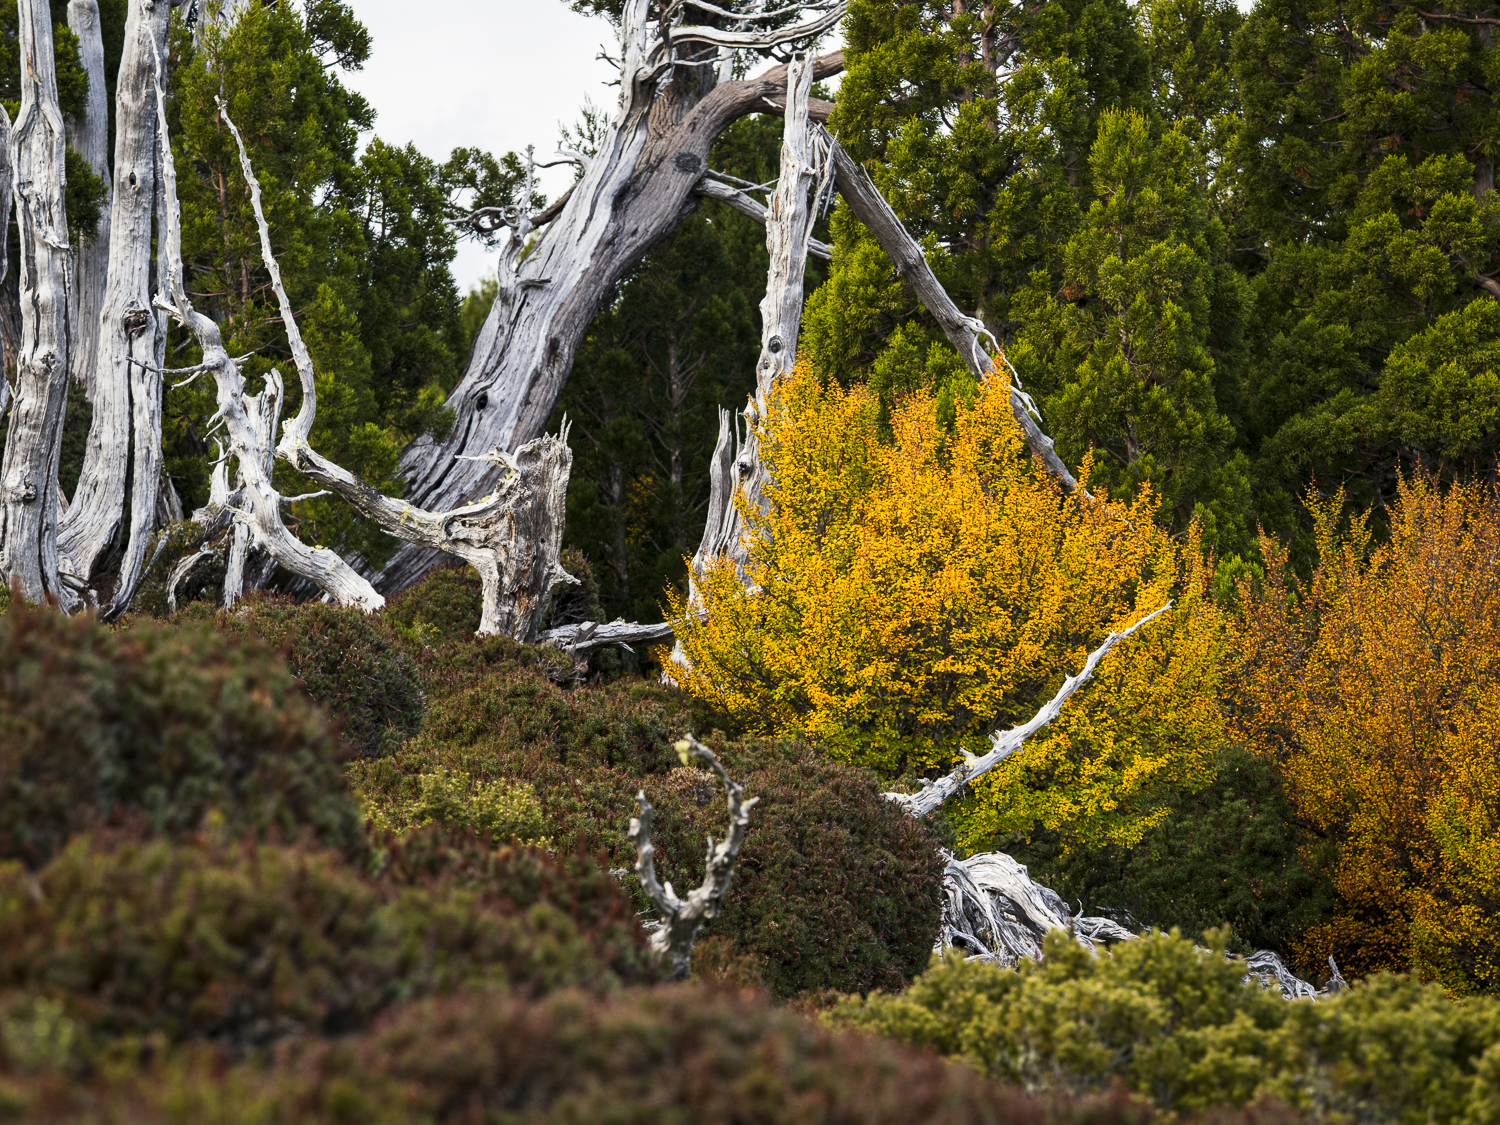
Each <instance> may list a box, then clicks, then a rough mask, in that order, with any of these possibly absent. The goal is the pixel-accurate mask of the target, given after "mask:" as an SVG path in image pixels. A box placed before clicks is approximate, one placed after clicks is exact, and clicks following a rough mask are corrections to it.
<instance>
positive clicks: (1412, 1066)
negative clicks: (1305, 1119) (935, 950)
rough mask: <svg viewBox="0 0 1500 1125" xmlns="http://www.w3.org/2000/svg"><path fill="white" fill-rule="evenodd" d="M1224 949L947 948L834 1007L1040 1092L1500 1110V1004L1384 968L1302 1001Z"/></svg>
mask: <svg viewBox="0 0 1500 1125" xmlns="http://www.w3.org/2000/svg"><path fill="white" fill-rule="evenodd" d="M1221 936H1222V935H1221ZM1243 975H1244V966H1243V964H1242V963H1239V962H1234V961H1231V960H1229V959H1228V958H1226V957H1225V956H1224V954H1223V952H1222V950H1221V949H1218V948H1212V949H1204V948H1201V947H1196V946H1194V944H1193V943H1192V942H1190V941H1187V940H1185V939H1183V938H1181V937H1179V936H1178V935H1177V934H1175V933H1174V934H1171V935H1167V934H1162V933H1156V934H1154V935H1151V936H1149V937H1145V938H1141V939H1138V940H1137V941H1133V942H1126V943H1124V944H1121V945H1118V946H1115V947H1114V948H1113V949H1111V950H1110V951H1109V952H1107V953H1104V954H1102V955H1099V956H1094V955H1092V954H1090V953H1089V952H1087V951H1086V950H1084V949H1082V948H1081V947H1079V946H1077V945H1076V944H1074V943H1073V942H1072V940H1071V939H1069V938H1068V937H1067V935H1066V934H1063V933H1061V932H1055V933H1053V934H1051V935H1050V936H1049V937H1048V938H1047V941H1046V958H1045V960H1044V961H1043V962H1042V963H1040V964H1036V963H1033V962H1029V961H1028V962H1023V963H1022V965H1021V967H1020V968H1019V969H1016V970H1012V969H1000V968H996V967H995V966H993V965H986V964H983V963H981V962H977V961H976V962H965V961H964V960H963V958H962V957H961V956H958V955H956V954H955V955H950V956H949V958H948V959H946V960H944V961H936V960H935V961H934V964H933V966H932V968H931V969H929V970H928V971H927V972H926V973H925V974H923V976H921V977H920V978H918V980H917V981H916V982H915V983H914V984H913V985H912V986H911V988H909V989H908V990H907V991H906V992H905V993H903V994H901V995H898V996H887V995H874V996H871V997H869V998H868V999H866V1000H859V999H857V998H851V999H849V1000H847V1001H845V1002H844V1003H843V1004H842V1005H841V1006H840V1007H837V1008H834V1009H832V1010H830V1011H829V1012H828V1013H827V1017H826V1018H827V1019H828V1020H829V1021H830V1022H831V1023H833V1024H834V1025H836V1026H842V1027H854V1028H861V1029H864V1030H867V1031H871V1032H876V1033H879V1034H881V1035H886V1036H891V1037H893V1038H896V1039H901V1040H905V1041H906V1042H909V1043H912V1044H914V1045H917V1046H922V1047H930V1048H932V1049H934V1050H936V1051H937V1052H938V1053H939V1054H942V1055H945V1056H947V1057H950V1058H956V1059H963V1060H965V1061H967V1062H968V1063H970V1064H971V1065H973V1066H974V1067H976V1068H977V1069H978V1070H980V1071H982V1072H984V1073H986V1074H988V1075H990V1076H991V1077H994V1078H998V1079H1001V1080H1003V1081H1007V1082H1016V1083H1020V1084H1022V1085H1024V1086H1026V1087H1027V1088H1028V1089H1030V1090H1033V1091H1041V1090H1053V1091H1071V1092H1074V1093H1081V1092H1088V1091H1093V1090H1099V1089H1104V1088H1107V1087H1108V1086H1109V1085H1110V1084H1111V1083H1114V1082H1121V1083H1123V1084H1124V1086H1125V1087H1126V1088H1127V1089H1129V1090H1131V1091H1132V1092H1134V1093H1136V1094H1138V1095H1139V1096H1141V1097H1143V1098H1146V1099H1149V1100H1151V1101H1153V1102H1155V1103H1156V1105H1157V1106H1158V1107H1159V1108H1161V1109H1163V1110H1168V1111H1173V1112H1191V1111H1202V1110H1206V1109H1210V1108H1212V1107H1215V1106H1241V1105H1246V1104H1249V1103H1251V1102H1252V1101H1253V1100H1255V1099H1257V1098H1263V1097H1274V1098H1277V1099H1279V1100H1281V1101H1284V1102H1286V1103H1287V1104H1291V1105H1294V1106H1297V1107H1300V1108H1301V1109H1302V1110H1303V1111H1304V1112H1306V1113H1308V1114H1309V1115H1310V1116H1312V1117H1314V1118H1316V1119H1320V1120H1330V1121H1390V1122H1401V1123H1403V1125H1423V1123H1425V1122H1431V1121H1438V1122H1460V1121H1464V1122H1476V1123H1477V1122H1483V1121H1492V1120H1494V1119H1495V1118H1494V1116H1493V1115H1494V1113H1495V1112H1496V1110H1497V1109H1500V1096H1497V1095H1500V1002H1496V1001H1494V1000H1491V999H1488V998H1478V999H1471V1000H1469V1001H1465V1002H1463V1003H1458V1004H1455V1003H1453V1002H1452V1001H1450V1000H1449V999H1448V998H1447V997H1446V996H1445V995H1444V993H1443V990H1442V989H1441V988H1439V987H1437V986H1435V985H1422V984H1418V983H1416V982H1414V981H1411V980H1408V979H1405V978H1400V977H1393V976H1376V977H1373V978H1371V979H1370V980H1368V981H1365V982H1361V983H1359V984H1356V985H1355V987H1354V988H1353V990H1352V991H1349V992H1345V993H1343V994H1341V995H1339V996H1337V997H1334V998H1331V999H1325V1000H1320V1001H1317V1002H1312V1001H1298V1002H1295V1003H1289V1002H1287V1001H1285V1000H1283V999H1281V997H1280V995H1278V994H1275V993H1270V992H1267V991H1266V990H1264V989H1263V988H1262V987H1261V985H1260V984H1259V983H1258V982H1252V983H1250V984H1242V983H1241V978H1242V977H1243Z"/></svg>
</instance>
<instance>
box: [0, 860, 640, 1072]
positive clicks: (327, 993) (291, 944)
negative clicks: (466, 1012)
mask: <svg viewBox="0 0 1500 1125" xmlns="http://www.w3.org/2000/svg"><path fill="white" fill-rule="evenodd" d="M381 862H382V864H383V871H382V873H381V874H380V875H378V876H376V877H373V878H372V877H370V876H366V875H363V874H361V873H360V872H359V871H358V870H357V869H355V868H353V867H352V866H350V865H349V864H348V863H347V862H346V861H345V859H344V857H342V856H341V855H339V854H338V853H335V852H329V851H325V850H317V849H311V848H308V847H305V846H295V847H283V846H275V845H257V844H252V843H247V844H243V845H242V844H237V843H232V842H231V843H228V844H212V843H198V844H174V843H172V842H170V841H165V840H156V841H151V842H146V843H132V842H126V843H123V844H117V845H116V846H113V847H107V846H103V845H96V844H95V843H94V842H93V841H91V840H90V839H89V838H88V837H81V838H79V839H78V840H76V841H74V842H73V843H72V844H71V845H70V846H69V847H68V848H67V850H66V851H64V852H63V853H62V854H61V855H59V856H57V857H56V858H55V859H53V861H52V862H51V863H49V864H48V865H47V866H46V867H45V868H43V869H42V870H41V871H40V872H39V873H37V874H36V875H35V876H31V875H28V874H27V873H26V872H25V871H24V870H23V869H22V868H21V867H20V865H19V864H15V863H10V864H4V865H0V1008H3V1009H5V1012H4V1017H5V1022H6V1027H7V1028H9V1027H11V1025H14V1024H16V1023H17V1021H18V1020H19V1021H20V1026H21V1027H23V1028H24V1027H25V1025H26V1023H27V1021H28V1020H33V1021H34V1019H35V1016H36V1013H37V1011H38V1008H37V1005H38V1004H41V1005H43V1006H44V1007H43V1009H42V1010H43V1012H44V1013H45V1012H46V1011H47V1010H48V1009H47V1008H46V1006H47V1005H50V1006H51V1011H52V1012H53V1013H61V1017H62V1018H66V1019H67V1020H69V1021H71V1022H72V1024H73V1025H74V1026H75V1027H76V1029H77V1034H76V1036H75V1042H74V1045H73V1050H74V1051H75V1052H76V1056H75V1059H74V1061H80V1060H81V1061H87V1060H88V1058H89V1057H91V1056H92V1055H94V1054H96V1053H97V1052H98V1051H99V1050H100V1049H102V1048H104V1047H105V1045H106V1044H108V1043H111V1042H113V1043H114V1048H113V1049H114V1050H115V1052H116V1053H117V1054H118V1052H119V1050H120V1049H121V1043H122V1041H123V1042H124V1043H130V1042H142V1041H144V1039H145V1038H147V1037H151V1036H161V1037H164V1038H165V1040H166V1041H168V1042H182V1041H186V1040H197V1039H206V1040H211V1041H213V1042H216V1043H220V1044H222V1045H224V1046H226V1047H227V1048H229V1049H230V1050H231V1051H232V1052H236V1053H237V1052H240V1051H243V1050H244V1049H246V1048H249V1047H253V1046H257V1045H261V1044H265V1043H269V1042H271V1041H273V1040H276V1039H279V1038H282V1037H284V1036H287V1035H290V1034H319V1035H336V1034H342V1033H346V1032H349V1031H352V1030H355V1029H358V1028H360V1027H363V1026H366V1025H367V1024H368V1023H369V1022H370V1020H371V1019H372V1018H373V1017H374V1016H375V1015H376V1013H378V1012H380V1011H381V1010H382V1009H384V1008H386V1007H387V1006H389V1005H390V1004H392V1003H394V1002H397V1001H403V1000H410V999H412V998H413V997H419V996H424V995H430V994H432V993H435V992H441V991H444V990H448V989H451V988H453V987H455V986H457V985H460V984H465V983H475V982H494V983H499V984H503V985H504V986H506V988H507V989H508V990H510V991H512V992H515V993H517V994H523V995H529V996H536V995H541V994H543V993H546V992H549V991H552V990H555V989H558V988H563V987H583V988H586V989H588V990H590V991H593V992H599V991H608V990H610V989H612V988H615V987H617V986H618V985H619V984H620V983H621V982H622V981H639V980H649V979H654V975H655V967H654V961H653V960H652V959H651V958H650V957H649V955H648V954H647V952H646V950H645V945H644V939H643V937H642V934H641V930H640V927H639V925H638V924H637V923H636V919H635V917H634V910H633V909H632V907H631V904H630V902H629V900H628V899H627V898H625V896H624V895H622V894H621V893H620V891H619V888H618V887H617V886H615V885H614V884H613V881H612V880H611V879H610V878H609V876H608V875H607V874H605V873H603V872H601V871H600V870H599V869H598V867H597V865H596V864H594V863H593V862H592V861H591V860H588V859H586V858H579V859H573V860H562V861H560V862H555V861H553V860H551V859H549V858H548V857H547V856H546V855H545V854H544V853H539V852H534V851H532V850H530V849H525V848H513V849H512V848H506V849H501V850H500V851H498V852H497V851H493V850H491V849H490V848H489V847H488V846H487V845H485V844H483V843H482V842H480V841H477V840H472V839H471V840H469V841H468V843H467V844H465V843H464V842H463V841H459V842H458V843H454V842H452V841H449V840H445V839H444V838H443V837H442V836H441V835H440V834H433V833H428V834H425V835H418V836H417V837H414V838H411V839H409V840H404V841H399V842H390V843H388V845H387V848H386V849H384V851H383V852H382V853H381ZM57 1018H58V1016H57V1015H55V1014H54V1015H53V1016H52V1019H53V1022H56V1020H57ZM3 1038H5V1039H6V1041H7V1044H8V1045H7V1047H6V1050H7V1052H9V1053H12V1054H14V1053H16V1052H17V1050H18V1049H19V1051H20V1054H22V1055H25V1054H26V1053H27V1051H28V1050H30V1052H31V1054H33V1055H34V1054H36V1051H35V1049H34V1045H28V1043H27V1042H25V1039H26V1037H25V1035H24V1034H22V1038H21V1041H17V1033H16V1032H15V1031H14V1030H7V1031H6V1032H5V1034H4V1036H3ZM18 1042H19V1047H18V1046H17V1043H18Z"/></svg>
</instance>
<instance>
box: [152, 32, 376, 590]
mask: <svg viewBox="0 0 1500 1125" xmlns="http://www.w3.org/2000/svg"><path fill="white" fill-rule="evenodd" d="M154 62H155V65H156V69H157V74H158V76H159V75H160V73H161V69H160V68H161V57H160V54H157V55H156V57H155V59H154ZM155 99H156V111H157V137H158V144H159V152H160V155H161V163H160V168H161V178H162V194H163V199H164V200H165V204H166V208H165V210H166V222H165V225H164V226H165V229H164V232H163V239H162V255H161V259H162V260H161V271H160V273H161V287H162V288H161V292H160V293H159V294H158V295H157V297H156V306H157V307H158V308H159V309H161V310H162V311H163V312H166V313H168V314H169V315H170V316H172V317H173V318H174V319H176V320H177V321H178V322H179V323H180V324H182V325H183V327H185V328H186V329H187V330H188V331H189V332H191V333H192V335H193V337H194V338H195V339H196V340H197V342H198V346H199V348H201V349H202V353H203V359H202V362H201V363H200V364H199V371H200V372H201V373H208V374H211V375H212V376H213V379H214V384H215V389H216V391H217V396H216V400H217V405H218V410H217V412H216V414H215V417H214V419H213V420H214V421H215V422H222V424H223V427H224V437H225V440H226V442H227V446H228V449H227V454H228V456H230V457H233V458H234V460H235V467H236V479H237V481H238V482H239V484H240V494H241V499H240V501H239V503H238V505H236V506H235V507H234V520H235V524H236V525H237V526H243V527H245V528H246V529H247V530H248V532H249V538H250V546H252V547H254V548H257V549H259V550H262V551H265V552H266V553H267V554H268V555H270V556H271V557H272V558H273V559H275V560H276V561H277V562H278V563H280V564H281V565H282V566H283V567H285V568H286V570H287V571H288V572H289V573H291V574H294V575H296V576H297V577H299V578H305V579H306V580H308V581H309V582H312V583H314V584H316V585H317V586H318V588H319V589H321V590H323V591H324V593H326V594H327V595H328V596H329V597H330V598H332V599H333V600H334V601H335V602H337V603H338V604H339V605H347V606H355V607H358V608H360V609H363V610H365V611H367V612H368V611H370V610H375V609H379V608H380V607H381V606H383V605H384V604H385V599H384V598H382V597H381V596H380V595H379V594H377V593H376V592H375V590H374V589H373V588H372V587H371V586H370V584H369V582H367V581H366V580H365V579H364V578H363V577H361V576H360V575H359V574H357V573H356V572H355V571H354V569H353V568H352V567H350V566H349V564H348V563H347V562H345V561H344V560H343V559H342V558H340V557H339V555H338V554H337V553H336V552H334V551H330V550H328V549H327V548H326V547H309V546H307V544H305V543H303V542H302V541H301V540H299V539H297V537H296V536H294V535H293V534H292V533H291V532H290V531H288V530H287V528H286V525H285V524H284V523H283V522H282V519H281V505H282V503H283V502H284V500H285V498H284V497H283V496H282V495H281V494H280V493H279V492H277V491H276V486H275V484H274V482H273V481H272V479H271V474H270V472H269V471H268V466H269V465H270V463H271V462H270V460H269V458H268V457H267V455H266V454H267V450H266V445H267V443H268V442H269V440H270V435H269V434H268V433H266V426H265V421H264V420H265V418H266V417H267V416H269V417H270V418H273V419H274V418H275V417H276V416H277V415H278V414H279V412H280V402H279V400H280V399H281V396H282V386H281V378H280V376H279V375H278V374H277V373H276V372H275V371H272V372H270V373H269V374H268V375H267V377H266V385H265V389H264V390H263V391H262V392H261V394H260V395H259V396H250V395H247V394H246V393H245V378H244V375H243V374H242V373H241V371H240V368H239V364H238V363H237V362H236V361H235V360H234V359H232V358H230V355H229V353H228V352H227V351H226V350H225V349H224V343H223V339H222V337H221V335H220V332H219V326H218V324H216V323H215V322H214V321H213V320H211V319H210V318H209V317H206V316H204V315H203V314H202V313H200V312H198V311H197V310H196V309H195V308H193V304H192V302H191V301H190V300H189V299H188V295H187V289H186V287H185V286H184V285H183V278H182V216H181V209H180V205H179V203H178V199H177V172H176V166H175V164H174V162H173V159H172V146H171V144H170V142H169V139H168V137H167V102H166V93H165V91H164V90H163V89H162V88H161V86H160V83H159V82H158V84H157V87H156V90H155ZM220 112H221V113H222V112H223V107H222V104H221V106H220ZM224 121H225V124H226V126H227V127H228V128H229V129H230V131H231V132H233V133H234V136H235V139H236V141H238V140H239V133H238V131H236V130H235V129H234V125H233V123H232V122H230V121H229V119H228V117H227V115H225V117H224ZM241 159H242V160H243V161H244V162H245V164H246V166H247V167H248V164H249V161H248V160H246V159H245V157H244V149H243V146H242V147H241ZM249 187H250V194H251V201H252V203H253V204H254V207H255V212H256V216H257V218H260V219H261V223H262V231H263V232H264V219H263V217H261V206H260V184H259V183H258V182H257V181H256V180H255V179H254V177H253V176H251V177H249ZM262 237H263V238H264V237H265V235H264V233H263V234H262ZM266 257H267V262H266V265H267V267H268V268H269V269H270V271H271V275H272V277H273V279H274V280H275V283H276V286H277V289H278V295H279V296H282V299H283V300H284V299H285V298H284V295H282V294H281V293H280V286H281V277H280V274H279V273H278V272H277V270H276V263H275V259H274V258H272V257H271V256H270V254H269V252H267V255H266ZM286 328H287V334H288V337H289V339H290V340H291V341H292V345H293V354H294V355H296V356H297V359H298V368H299V371H302V370H303V369H304V364H303V360H304V359H305V357H306V348H304V347H303V346H302V338H301V336H300V335H298V334H297V329H296V323H295V321H292V320H290V319H289V320H288V322H287V325H286ZM305 370H306V374H305V375H304V377H303V396H304V401H303V403H302V408H301V410H300V411H299V413H298V416H297V419H296V421H297V423H302V422H303V421H304V416H305V422H306V425H307V426H308V427H310V426H311V424H312V415H313V412H314V411H315V410H316V409H317V399H316V391H315V388H314V387H312V386H311V385H310V384H311V378H310V377H311V364H310V363H309V364H306V367H305ZM194 377H196V375H195V376H194ZM289 428H290V427H289ZM153 495H154V494H153Z"/></svg>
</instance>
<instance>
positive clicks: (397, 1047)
mask: <svg viewBox="0 0 1500 1125" xmlns="http://www.w3.org/2000/svg"><path fill="white" fill-rule="evenodd" d="M7 1103H8V1105H7ZM0 1107H6V1108H9V1111H10V1112H9V1119H11V1120H16V1121H24V1122H40V1121H47V1122H49V1125H50V1123H62V1122H83V1121H90V1122H93V1121H110V1122H112V1123H114V1125H127V1123H145V1122H148V1121H149V1122H159V1121H184V1122H187V1121H194V1122H196V1121H213V1122H215V1123H217V1125H250V1123H251V1122H267V1121H288V1122H290V1121H296V1122H298V1123H299V1125H334V1123H339V1125H343V1123H352V1122H359V1123H361V1125H398V1123H399V1125H417V1123H424V1125H426V1123H431V1125H467V1123H470V1122H497V1123H505V1125H542V1123H547V1122H556V1123H558V1125H563V1123H567V1125H578V1123H583V1122H589V1123H593V1122H601V1123H603V1122H609V1123H613V1125H652V1123H656V1122H664V1121H665V1122H679V1123H682V1125H692V1123H702V1125H719V1123H731V1122H732V1123H734V1125H826V1123H848V1125H855V1123H858V1125H912V1123H916V1122H921V1123H922V1125H981V1123H984V1125H993V1123H995V1122H1005V1123H1007V1125H1064V1123H1073V1122H1076V1123H1078V1125H1085V1123H1087V1125H1146V1123H1147V1122H1148V1121H1149V1119H1150V1113H1149V1110H1147V1109H1146V1108H1144V1107H1142V1106H1141V1105H1139V1104H1138V1103H1132V1102H1130V1101H1128V1100H1126V1099H1124V1098H1122V1097H1115V1098H1113V1099H1110V1100H1108V1101H1103V1100H1100V1101H1093V1102H1088V1103H1068V1102H1064V1101H1042V1100H1039V1099H1035V1098H1030V1097H1027V1096H1026V1095H1025V1094H1023V1093H1022V1092H1020V1091H1019V1090H1014V1089H1007V1088H1004V1087H1000V1086H997V1085H994V1084H992V1083H989V1082H987V1081H985V1080H984V1079H983V1078H981V1077H980V1076H978V1075H976V1074H975V1073H973V1072H972V1071H970V1070H968V1069H967V1068H964V1067H960V1066H954V1065H953V1064H950V1063H946V1062H944V1061H943V1060H941V1059H938V1058H934V1057H932V1056H931V1055H921V1054H916V1053H914V1052H911V1051H909V1050H904V1049H902V1048H901V1047H900V1046H898V1045H896V1044H892V1043H885V1042H881V1041H879V1040H876V1039H868V1038H864V1037H862V1036H857V1035H848V1034H840V1033H835V1032H830V1031H829V1030H827V1029H826V1028H821V1027H819V1026H818V1025H817V1024H815V1023H813V1022H812V1021H810V1020H807V1019H805V1018H803V1017H799V1016H797V1015H796V1014H794V1013H792V1012H789V1011H787V1010H785V1009H778V1008H774V1007H771V1006H770V1005H768V1004H766V1003H765V1002H764V1001H762V1000H759V999H756V998H754V997H752V996H747V995H743V994H733V993H724V992H719V993H715V992H712V991H708V990H705V989H702V988H699V987H696V986H692V985H677V986H670V987H662V988H656V989H651V990H631V991H629V992H626V993H624V994H623V995H620V996H616V997H609V998H603V999H597V998H594V997H591V996H588V995H584V994H579V993H562V994H558V995H554V996H551V997H547V998H545V999H542V1000H539V1001H536V1000H527V999H525V998H523V997H520V996H516V995H513V994H506V993H503V992H499V991H496V990H488V989H483V990H467V991H465V992H462V993H459V994H456V995H453V996H450V997H444V998H441V999H435V1000H431V1001H424V1002H421V1003H417V1004H412V1005H408V1006H406V1007H404V1008H402V1009H401V1010H399V1011H395V1012H392V1013H391V1014H390V1016H388V1017H386V1018H385V1019H383V1020H382V1021H381V1023H380V1025H379V1026H378V1027H377V1028H376V1029H375V1030H373V1031H371V1032H370V1033H368V1034H366V1035H363V1036H361V1037H360V1038H358V1039H357V1040H355V1041H353V1042H350V1043H346V1044H306V1045H303V1046H301V1047H300V1049H296V1050H293V1051H288V1052H285V1053H283V1054H282V1055H281V1057H280V1058H279V1059H278V1060H277V1061H276V1063H275V1064H274V1065H272V1066H269V1067H261V1066H256V1065H242V1066H239V1067H233V1068H229V1067H225V1066H223V1065H222V1064H220V1063H218V1062H217V1061H216V1060H215V1059H214V1058H213V1057H211V1056H210V1055H209V1054H208V1053H207V1052H204V1051H199V1052H197V1053H194V1054H190V1055H187V1056H182V1055H179V1056H176V1057H173V1058H171V1059H169V1060H165V1061H162V1062H159V1063H157V1064H156V1065H155V1066H152V1067H149V1068H143V1069H141V1070H128V1069H126V1068H121V1067H116V1068H112V1069H107V1070H101V1072H100V1073H99V1075H98V1077H97V1078H96V1079H95V1080H94V1082H93V1084H92V1085H88V1084H85V1083H81V1082H76V1081H75V1082H71V1083H66V1084H65V1083H63V1082H60V1081H58V1078H57V1077H53V1076H50V1075H46V1074H44V1075H41V1076H38V1077H22V1076H15V1077H12V1078H10V1079H9V1080H0ZM1275 1120H1276V1118H1274V1117H1271V1116H1269V1115H1263V1116H1261V1117H1259V1118H1258V1119H1257V1125H1260V1123H1264V1125H1272V1122H1273V1121H1275Z"/></svg>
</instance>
